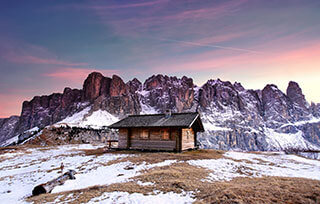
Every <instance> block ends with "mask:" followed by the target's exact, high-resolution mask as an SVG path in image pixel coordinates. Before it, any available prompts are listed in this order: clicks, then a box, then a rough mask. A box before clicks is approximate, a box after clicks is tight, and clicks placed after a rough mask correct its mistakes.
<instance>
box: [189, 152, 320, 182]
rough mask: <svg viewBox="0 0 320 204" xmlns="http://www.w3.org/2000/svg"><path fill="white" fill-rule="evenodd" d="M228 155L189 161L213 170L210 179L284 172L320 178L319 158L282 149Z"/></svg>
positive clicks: (230, 178)
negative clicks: (280, 150) (272, 151)
mask: <svg viewBox="0 0 320 204" xmlns="http://www.w3.org/2000/svg"><path fill="white" fill-rule="evenodd" d="M224 156H225V157H227V158H222V159H217V160H215V159H205V160H191V161H188V163H189V164H191V165H195V166H201V167H204V168H208V169H210V170H212V172H211V173H210V176H209V178H208V179H209V180H212V181H219V180H232V179H233V178H235V177H262V176H284V177H303V178H308V179H317V180H320V174H319V172H320V161H317V160H312V159H305V158H302V157H299V156H295V155H286V154H282V153H272V154H270V153H269V154H268V153H261V154H252V153H242V152H227V153H225V155H224Z"/></svg>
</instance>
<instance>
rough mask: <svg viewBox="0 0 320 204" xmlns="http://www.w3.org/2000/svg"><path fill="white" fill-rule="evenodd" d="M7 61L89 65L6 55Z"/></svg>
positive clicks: (29, 56)
mask: <svg viewBox="0 0 320 204" xmlns="http://www.w3.org/2000/svg"><path fill="white" fill-rule="evenodd" d="M5 57H6V59H7V60H9V61H11V62H14V63H21V64H46V65H63V66H86V65H88V63H73V62H68V61H63V60H58V59H54V58H53V59H49V58H41V57H37V56H31V55H28V56H18V55H14V54H11V55H6V56H5Z"/></svg>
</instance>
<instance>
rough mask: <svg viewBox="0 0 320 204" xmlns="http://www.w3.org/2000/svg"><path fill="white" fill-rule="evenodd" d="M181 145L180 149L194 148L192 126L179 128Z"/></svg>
mask: <svg viewBox="0 0 320 204" xmlns="http://www.w3.org/2000/svg"><path fill="white" fill-rule="evenodd" d="M181 135H182V136H181V137H182V140H181V141H182V145H181V150H187V149H194V148H195V133H194V131H193V129H192V128H183V129H182V130H181Z"/></svg>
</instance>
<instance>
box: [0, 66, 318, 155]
mask: <svg viewBox="0 0 320 204" xmlns="http://www.w3.org/2000/svg"><path fill="white" fill-rule="evenodd" d="M166 109H171V110H172V111H173V112H187V111H199V112H200V114H201V118H202V120H203V123H204V127H205V129H206V131H205V132H204V133H201V134H199V137H198V139H199V144H200V146H201V147H202V148H214V149H227V150H228V149H239V150H284V149H309V150H310V149H312V150H314V149H320V147H319V146H320V104H314V103H311V104H309V103H308V102H307V101H306V99H305V97H304V95H303V93H302V90H301V88H300V87H299V85H298V84H297V83H295V82H289V85H288V88H287V91H286V93H283V92H282V91H281V90H279V89H278V88H277V86H275V85H273V84H269V85H267V86H266V87H265V88H264V89H262V90H250V89H245V88H244V87H243V86H242V85H241V84H240V83H237V82H236V83H234V84H232V83H231V82H228V81H222V80H220V79H217V80H209V81H207V83H205V84H204V85H203V86H202V87H198V86H197V85H195V84H194V83H193V80H192V79H191V78H188V77H182V78H177V77H168V76H163V75H153V76H151V77H150V78H148V79H147V80H146V81H145V82H144V83H143V84H142V83H141V82H140V81H139V80H137V79H133V80H131V81H129V82H127V83H125V82H124V81H123V80H122V79H121V78H120V77H118V76H116V75H114V76H112V77H111V78H109V77H104V76H103V75H102V74H100V73H97V72H93V73H91V74H90V75H89V76H88V77H87V79H86V80H85V82H84V84H83V88H82V89H81V90H78V89H70V88H66V89H65V90H64V92H63V93H55V94H52V95H49V96H36V97H34V98H33V99H32V100H31V101H25V102H24V103H23V107H22V113H21V116H20V117H19V118H17V117H16V118H15V119H12V121H18V122H11V123H12V124H13V125H11V126H10V128H3V127H5V126H1V131H0V133H1V135H0V138H2V140H4V138H5V139H8V138H12V137H14V136H15V135H18V134H21V133H23V132H24V131H26V130H29V129H31V128H33V127H38V128H40V129H42V128H43V127H45V126H48V125H52V124H63V123H67V124H69V125H70V126H77V127H91V128H98V129H99V128H102V127H103V126H107V125H109V124H111V123H112V122H115V121H116V120H118V119H121V118H123V117H125V116H127V115H129V114H146V113H161V112H164V111H165V110H166ZM2 121H3V120H1V121H0V125H1V124H2V123H3V122H2ZM6 121H8V119H6ZM6 131H7V133H6Z"/></svg>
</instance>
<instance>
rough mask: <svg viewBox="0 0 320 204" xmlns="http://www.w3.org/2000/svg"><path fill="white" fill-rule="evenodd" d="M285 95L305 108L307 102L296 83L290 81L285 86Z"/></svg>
mask: <svg viewBox="0 0 320 204" xmlns="http://www.w3.org/2000/svg"><path fill="white" fill-rule="evenodd" d="M287 96H288V98H289V99H290V100H291V102H293V103H296V104H298V105H299V106H300V107H302V108H303V109H305V110H306V109H307V106H308V103H307V101H306V99H305V97H304V95H303V93H302V90H301V88H300V86H299V84H298V83H296V82H293V81H290V82H289V85H288V88H287Z"/></svg>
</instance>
